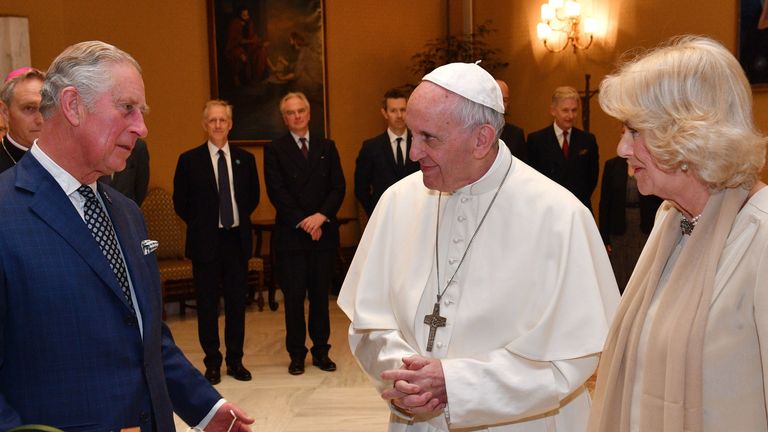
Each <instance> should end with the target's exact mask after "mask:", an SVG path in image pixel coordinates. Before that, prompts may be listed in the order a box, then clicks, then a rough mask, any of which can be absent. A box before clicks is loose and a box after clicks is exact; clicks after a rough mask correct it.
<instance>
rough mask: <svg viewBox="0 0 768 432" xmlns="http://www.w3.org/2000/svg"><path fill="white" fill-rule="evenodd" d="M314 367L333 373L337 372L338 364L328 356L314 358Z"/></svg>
mask: <svg viewBox="0 0 768 432" xmlns="http://www.w3.org/2000/svg"><path fill="white" fill-rule="evenodd" d="M312 365H313V366H317V367H319V368H320V370H324V371H326V372H333V371H335V370H336V363H334V362H333V360H331V359H330V358H328V355H324V356H320V357H312Z"/></svg>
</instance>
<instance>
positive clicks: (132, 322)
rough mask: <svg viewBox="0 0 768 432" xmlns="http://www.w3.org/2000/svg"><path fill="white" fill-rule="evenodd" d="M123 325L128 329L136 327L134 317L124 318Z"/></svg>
mask: <svg viewBox="0 0 768 432" xmlns="http://www.w3.org/2000/svg"><path fill="white" fill-rule="evenodd" d="M125 323H126V324H127V325H128V326H129V327H133V326H135V325H136V317H132V316H128V317H125Z"/></svg>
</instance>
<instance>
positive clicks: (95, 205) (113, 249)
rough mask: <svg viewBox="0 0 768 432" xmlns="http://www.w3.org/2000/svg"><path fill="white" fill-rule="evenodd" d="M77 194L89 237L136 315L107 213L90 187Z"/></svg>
mask: <svg viewBox="0 0 768 432" xmlns="http://www.w3.org/2000/svg"><path fill="white" fill-rule="evenodd" d="M77 192H78V193H79V194H80V195H81V196H82V197H83V198H85V206H84V207H83V216H84V217H85V224H86V225H87V226H88V229H89V230H91V235H93V238H94V239H95V240H96V243H98V244H99V248H101V253H103V254H104V257H106V258H107V261H108V262H109V267H110V268H111V269H112V272H113V273H114V274H115V277H116V278H117V282H118V284H119V285H120V289H122V290H123V295H124V296H125V300H126V301H127V302H128V307H129V308H130V309H131V312H132V313H133V314H134V315H136V310H135V309H134V308H133V299H132V298H131V288H130V286H129V285H128V271H127V270H126V267H125V261H123V256H122V255H121V254H120V249H119V248H118V246H117V237H116V236H115V230H114V228H113V227H112V222H111V221H110V220H109V217H107V212H106V211H105V210H104V207H102V206H101V203H100V202H99V200H98V199H97V198H96V194H95V193H93V189H91V187H90V186H88V185H82V186H80V187H79V188H77Z"/></svg>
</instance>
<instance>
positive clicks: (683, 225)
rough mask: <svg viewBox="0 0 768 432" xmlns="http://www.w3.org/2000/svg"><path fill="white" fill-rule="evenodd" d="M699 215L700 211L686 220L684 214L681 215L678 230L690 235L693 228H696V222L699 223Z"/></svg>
mask: <svg viewBox="0 0 768 432" xmlns="http://www.w3.org/2000/svg"><path fill="white" fill-rule="evenodd" d="M700 217H701V213H699V214H698V215H696V216H695V217H694V218H692V219H691V220H688V218H686V217H685V216H683V218H682V219H680V230H681V231H682V232H683V235H691V233H692V232H693V229H694V228H696V224H697V223H699V218H700Z"/></svg>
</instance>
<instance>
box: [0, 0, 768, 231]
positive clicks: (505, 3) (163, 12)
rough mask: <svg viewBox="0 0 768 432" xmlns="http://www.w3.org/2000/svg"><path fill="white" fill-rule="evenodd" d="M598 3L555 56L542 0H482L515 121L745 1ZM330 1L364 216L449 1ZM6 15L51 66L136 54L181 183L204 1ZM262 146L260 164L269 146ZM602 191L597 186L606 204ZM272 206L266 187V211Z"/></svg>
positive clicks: (86, 0) (532, 121)
mask: <svg viewBox="0 0 768 432" xmlns="http://www.w3.org/2000/svg"><path fill="white" fill-rule="evenodd" d="M584 1H585V2H589V1H590V0H584ZM591 1H592V2H594V4H593V5H591V7H592V8H593V9H594V10H595V11H596V13H597V14H598V15H602V16H606V17H608V22H609V23H610V25H609V27H608V29H607V35H606V37H604V38H602V39H601V40H599V41H597V42H596V43H595V45H594V46H593V47H592V48H590V49H589V50H588V51H586V52H580V53H578V54H575V55H574V54H573V53H572V52H570V51H567V52H563V53H560V54H549V53H547V52H546V51H545V50H544V49H543V47H542V46H541V45H540V43H539V42H538V41H536V40H535V25H536V21H537V19H538V14H539V7H540V2H539V1H538V0H537V1H530V0H474V6H475V13H474V22H475V23H481V22H483V21H485V20H486V19H492V20H493V22H494V26H495V27H497V28H498V29H499V32H498V33H496V34H495V35H493V37H492V38H491V39H490V42H491V43H492V44H493V45H495V46H498V47H500V48H502V49H503V51H504V55H505V56H506V57H507V59H508V60H509V61H510V63H511V65H510V67H509V68H507V70H505V71H503V72H501V73H500V74H499V75H500V77H501V78H503V79H505V80H506V81H507V82H508V83H509V86H510V90H511V92H512V95H513V98H514V99H516V101H515V102H513V104H512V107H511V113H510V119H511V120H512V121H513V122H514V123H517V124H519V125H520V126H522V127H523V128H524V129H525V130H526V131H527V132H530V131H533V130H536V129H539V128H541V127H543V126H545V125H546V124H548V123H549V122H550V120H551V119H550V117H549V115H548V109H547V105H548V101H549V98H550V94H551V91H552V89H553V88H554V87H556V86H558V85H563V84H568V85H572V86H574V87H576V88H578V89H580V90H581V89H583V87H584V74H585V73H589V74H591V75H592V87H593V88H594V87H596V86H597V85H598V83H599V82H600V79H601V78H602V77H603V76H604V75H605V74H607V73H608V72H610V71H611V70H612V69H613V67H614V64H615V63H616V60H617V58H618V55H619V54H620V53H622V52H624V51H626V50H628V49H632V48H635V47H649V46H653V45H656V44H657V43H659V42H660V41H662V40H664V39H666V38H668V37H669V36H672V35H675V34H681V33H701V34H707V35H711V36H714V37H715V38H718V39H720V40H721V41H723V42H724V43H725V44H726V45H727V46H728V47H730V48H733V49H735V47H736V10H737V4H738V0H723V1H717V2H715V1H710V2H700V1H693V0H681V1H677V2H667V1H661V0H653V1H649V0H591ZM382 5H386V7H384V6H382ZM325 6H326V11H325V12H326V49H327V62H328V64H327V70H328V95H329V98H328V99H329V116H330V132H331V138H333V139H334V140H336V143H337V145H338V147H339V151H340V154H341V159H342V165H343V168H344V172H345V175H346V178H347V198H346V200H345V202H344V205H343V206H342V209H341V211H340V213H339V214H340V215H341V216H355V215H356V209H355V200H354V196H353V193H352V176H353V173H354V163H355V157H356V156H357V151H358V149H359V146H360V142H361V141H362V140H363V139H364V138H367V137H370V136H373V135H375V134H378V133H380V132H381V131H382V130H383V127H384V123H383V120H382V118H381V116H380V114H379V112H378V108H379V103H380V99H381V95H382V94H383V92H384V90H385V89H387V88H389V87H391V86H396V85H400V84H403V83H405V82H414V81H416V79H417V77H414V76H412V75H411V74H410V72H409V71H408V66H409V65H410V57H411V55H412V54H413V53H415V52H416V51H418V50H420V48H421V47H422V46H423V44H424V42H425V41H427V40H428V39H432V38H435V37H438V36H440V35H442V33H443V31H444V26H445V1H444V0H423V1H412V0H388V1H387V2H381V1H379V0H359V1H356V2H350V1H344V0H326V1H325ZM589 7H590V6H589V5H587V8H589ZM461 10H462V9H461V7H460V0H452V2H451V28H452V29H457V28H461V25H462V24H461V23H462V20H461V18H460V17H459V16H458V14H460V13H461ZM0 14H11V15H24V16H28V17H29V19H30V22H29V26H30V42H31V46H32V63H33V66H35V67H38V68H41V69H46V68H47V66H48V64H49V63H50V61H51V60H52V59H53V58H54V57H55V55H56V54H58V53H59V52H60V51H61V50H62V49H63V48H64V47H66V46H68V45H70V44H72V43H75V42H79V41H82V40H88V39H101V40H104V41H107V42H110V43H113V44H115V45H117V46H119V47H121V48H123V49H124V50H126V51H128V52H130V53H131V54H133V55H134V56H135V57H136V59H137V60H138V61H139V62H140V63H141V64H142V66H143V69H144V80H145V83H146V88H147V99H148V102H149V104H150V105H151V107H152V112H151V114H150V115H149V116H148V117H147V124H148V127H149V130H150V134H149V136H148V138H147V139H148V142H149V145H150V152H151V164H152V166H151V169H152V178H151V185H152V186H162V187H165V188H167V189H169V190H170V189H171V187H172V179H173V170H174V168H175V164H176V159H177V157H178V155H179V153H181V152H182V151H184V150H186V149H188V148H191V147H192V146H195V145H197V144H199V143H201V142H202V141H203V139H204V138H205V135H204V133H203V131H202V130H201V128H200V122H199V119H200V111H201V108H202V104H203V103H204V102H205V100H206V99H208V98H209V96H210V94H209V89H210V84H209V72H208V35H207V27H206V6H205V1H204V0H185V1H167V2H162V1H161V2H158V1H150V0H133V1H130V2H128V1H117V2H106V1H103V0H77V1H71V0H2V2H0ZM755 101H756V105H755V112H756V116H757V120H758V124H759V126H760V127H761V128H762V129H764V130H768V93H759V94H757V95H756V97H755ZM591 106H592V128H591V129H592V131H593V132H594V133H595V134H596V135H597V138H598V142H599V143H600V152H601V160H602V161H605V160H606V159H608V158H610V157H612V156H614V155H615V153H616V150H615V144H616V140H617V137H618V134H619V125H618V124H617V123H616V122H615V121H613V120H611V119H610V118H608V117H607V116H605V115H604V114H603V113H602V112H601V111H600V109H599V106H598V105H597V101H596V100H593V102H592V105H591ZM251 150H252V151H253V152H254V153H255V154H256V156H257V158H258V159H259V164H261V149H260V148H252V149H251ZM260 166H261V165H260ZM601 168H602V167H601ZM262 179H263V174H262ZM262 183H263V182H262ZM597 199H598V194H597V193H596V194H595V195H594V196H593V200H594V201H595V203H597ZM273 215H274V210H273V208H272V207H271V205H270V204H269V200H268V199H267V197H266V194H264V195H263V198H262V201H261V204H260V205H259V208H258V209H257V211H256V216H257V217H261V218H268V217H272V216H273ZM357 236H358V232H357V226H356V225H354V224H351V225H349V226H347V227H345V228H344V231H343V236H342V241H343V242H344V243H346V244H349V243H354V242H355V241H356V239H357Z"/></svg>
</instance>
